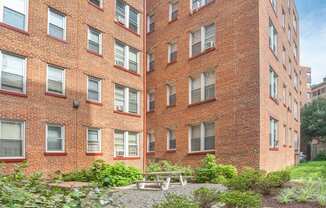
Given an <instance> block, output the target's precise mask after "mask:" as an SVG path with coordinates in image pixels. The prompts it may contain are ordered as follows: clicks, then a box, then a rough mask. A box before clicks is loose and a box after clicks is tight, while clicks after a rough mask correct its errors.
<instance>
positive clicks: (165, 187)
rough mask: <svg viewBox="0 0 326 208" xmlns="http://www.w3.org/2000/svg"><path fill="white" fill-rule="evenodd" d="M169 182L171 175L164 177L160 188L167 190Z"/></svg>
mask: <svg viewBox="0 0 326 208" xmlns="http://www.w3.org/2000/svg"><path fill="white" fill-rule="evenodd" d="M170 182H171V177H170V176H169V177H167V178H166V181H165V182H164V183H163V184H162V185H161V189H162V190H163V191H165V190H168V189H169V186H170Z"/></svg>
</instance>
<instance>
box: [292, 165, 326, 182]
mask: <svg viewBox="0 0 326 208" xmlns="http://www.w3.org/2000/svg"><path fill="white" fill-rule="evenodd" d="M319 178H320V179H322V180H324V181H326V161H312V162H306V163H302V164H300V165H298V166H296V167H294V168H292V169H291V179H292V180H299V181H307V180H309V179H312V180H317V179H319Z"/></svg>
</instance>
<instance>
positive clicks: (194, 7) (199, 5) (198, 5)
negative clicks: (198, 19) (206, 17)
mask: <svg viewBox="0 0 326 208" xmlns="http://www.w3.org/2000/svg"><path fill="white" fill-rule="evenodd" d="M200 7H201V3H200V2H199V1H197V2H196V3H195V4H194V5H193V9H192V10H193V11H197V10H198V9H200Z"/></svg>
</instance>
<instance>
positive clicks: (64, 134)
mask: <svg viewBox="0 0 326 208" xmlns="http://www.w3.org/2000/svg"><path fill="white" fill-rule="evenodd" d="M49 126H55V127H60V128H61V136H62V138H60V139H62V150H59V151H58V150H56V151H49V150H48V127H49ZM65 149H66V132H65V126H64V125H60V124H52V123H47V124H46V127H45V152H46V153H64V152H65Z"/></svg>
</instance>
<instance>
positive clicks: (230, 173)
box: [195, 154, 237, 183]
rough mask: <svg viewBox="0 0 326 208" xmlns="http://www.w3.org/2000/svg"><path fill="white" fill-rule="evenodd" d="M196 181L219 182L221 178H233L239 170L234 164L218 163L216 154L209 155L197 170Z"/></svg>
mask: <svg viewBox="0 0 326 208" xmlns="http://www.w3.org/2000/svg"><path fill="white" fill-rule="evenodd" d="M195 173H196V181H197V182H198V183H206V182H211V183H217V182H219V180H221V181H222V182H225V181H224V180H223V178H222V177H224V178H225V179H230V178H233V177H234V176H236V175H237V170H236V168H235V167H234V166H232V165H222V164H217V162H216V158H215V155H210V154H209V155H207V156H206V157H205V158H204V159H203V160H202V163H201V167H199V168H197V169H196V170H195ZM221 176H222V177H221Z"/></svg>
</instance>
